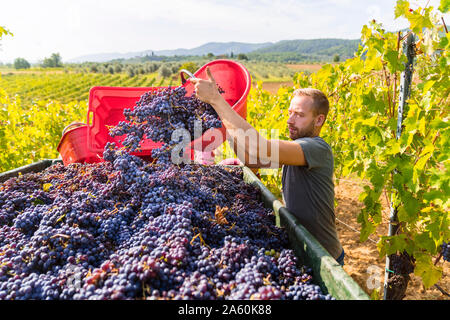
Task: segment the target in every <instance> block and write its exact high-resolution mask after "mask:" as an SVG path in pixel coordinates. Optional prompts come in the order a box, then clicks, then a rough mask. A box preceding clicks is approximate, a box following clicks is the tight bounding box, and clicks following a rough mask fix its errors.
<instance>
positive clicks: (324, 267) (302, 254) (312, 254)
mask: <svg viewBox="0 0 450 320" xmlns="http://www.w3.org/2000/svg"><path fill="white" fill-rule="evenodd" d="M56 163H62V161H61V160H58V159H45V160H41V161H38V162H35V163H32V164H30V165H26V166H23V167H20V168H17V169H13V170H10V171H7V172H3V173H0V183H1V182H4V181H6V180H8V179H10V178H12V177H17V176H18V175H19V174H26V173H30V172H39V171H42V170H44V169H46V168H48V167H50V166H51V165H54V164H56ZM243 172H244V177H243V179H244V181H245V182H247V183H249V184H251V185H253V186H255V187H257V188H258V189H259V190H260V191H261V197H262V199H263V201H264V204H265V206H266V207H268V208H271V209H272V210H273V211H274V213H275V215H276V221H277V225H278V226H281V227H284V228H285V229H286V231H287V233H288V235H289V242H290V245H291V248H292V249H293V250H294V252H295V254H296V256H297V258H298V259H299V261H300V262H301V263H303V264H305V265H307V266H309V267H310V268H311V269H312V270H313V277H314V280H315V282H316V283H317V284H318V285H319V286H320V287H321V289H322V291H323V292H324V293H330V294H331V295H332V296H333V297H335V298H336V299H338V300H369V296H368V295H367V294H366V293H365V292H364V291H363V290H362V289H361V287H360V286H359V285H358V284H357V283H356V282H355V281H354V280H353V279H352V278H351V277H350V276H349V275H348V274H347V273H346V272H345V271H344V269H343V268H342V267H341V266H340V265H339V264H338V263H337V262H336V260H334V259H333V257H332V256H331V255H330V254H329V253H328V252H327V251H326V250H325V249H324V247H323V246H322V245H321V244H320V243H319V242H318V241H317V240H316V239H315V238H314V237H313V236H312V235H311V234H310V233H309V232H308V231H307V230H306V229H305V228H304V227H303V226H302V225H301V224H300V223H299V222H298V220H297V219H296V218H295V216H294V215H293V214H292V213H290V212H289V210H287V209H286V207H284V206H283V205H282V203H281V202H280V201H279V200H277V198H276V197H275V196H274V195H273V194H272V193H271V192H270V191H269V190H268V189H267V188H266V187H265V186H264V184H263V183H262V182H261V180H260V179H258V177H256V175H255V174H254V173H253V172H252V171H251V170H250V169H249V168H247V167H243Z"/></svg>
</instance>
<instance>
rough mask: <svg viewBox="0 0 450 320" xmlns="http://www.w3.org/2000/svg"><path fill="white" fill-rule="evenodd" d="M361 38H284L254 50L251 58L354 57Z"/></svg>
mask: <svg viewBox="0 0 450 320" xmlns="http://www.w3.org/2000/svg"><path fill="white" fill-rule="evenodd" d="M359 43H360V40H359V39H357V40H345V39H312V40H283V41H279V42H277V43H275V44H273V45H271V46H268V47H265V48H261V49H258V50H255V51H252V52H250V53H249V54H248V56H249V58H251V59H258V60H266V61H277V62H289V61H306V60H317V61H329V60H331V59H333V57H334V55H339V58H340V59H341V60H344V59H347V58H351V57H353V54H354V52H355V51H356V50H357V49H358V45H359Z"/></svg>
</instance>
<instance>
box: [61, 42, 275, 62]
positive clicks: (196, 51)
mask: <svg viewBox="0 0 450 320" xmlns="http://www.w3.org/2000/svg"><path fill="white" fill-rule="evenodd" d="M272 44H273V43H272V42H265V43H243V42H208V43H205V44H203V45H201V46H199V47H196V48H192V49H175V50H145V51H140V52H128V53H101V54H90V55H85V56H80V57H76V58H73V59H70V60H68V61H66V62H69V63H70V62H87V61H89V62H106V61H110V60H117V59H130V58H135V57H144V56H147V55H148V56H151V55H156V56H167V57H172V56H203V55H207V54H208V53H212V54H213V55H215V56H217V55H221V54H230V53H231V52H233V53H235V54H238V53H248V52H251V51H254V50H257V49H260V48H264V47H267V46H270V45H272Z"/></svg>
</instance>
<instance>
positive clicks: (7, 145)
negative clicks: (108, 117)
mask: <svg viewBox="0 0 450 320" xmlns="http://www.w3.org/2000/svg"><path fill="white" fill-rule="evenodd" d="M0 106H1V107H0V172H3V171H7V170H11V169H14V168H17V167H21V166H23V165H26V164H30V163H32V162H36V161H39V160H41V159H48V158H57V157H58V151H57V146H58V143H59V140H60V138H61V133H62V130H63V129H64V127H65V126H67V125H68V124H69V123H71V122H72V121H83V120H84V118H85V112H86V110H87V104H86V102H81V103H76V102H72V103H69V104H61V103H58V102H55V101H43V100H41V101H37V102H36V103H33V104H32V105H28V104H24V103H23V102H22V100H21V99H20V97H18V96H16V97H13V98H10V97H8V96H7V95H6V92H5V91H4V90H2V89H0Z"/></svg>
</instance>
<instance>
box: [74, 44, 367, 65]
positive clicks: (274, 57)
mask: <svg viewBox="0 0 450 320" xmlns="http://www.w3.org/2000/svg"><path fill="white" fill-rule="evenodd" d="M359 42H360V40H359V39H358V40H345V39H312V40H282V41H278V42H276V43H272V42H264V43H244V42H208V43H205V44H204V45H201V46H199V47H195V48H192V49H181V48H180V49H175V50H159V51H157V50H155V51H153V50H145V51H140V52H128V53H101V54H91V55H85V56H81V57H77V58H73V59H70V60H68V61H66V62H69V63H71V62H75V63H78V62H88V61H89V62H107V61H111V60H118V59H124V60H128V59H133V58H140V57H145V56H164V57H174V56H178V57H180V56H204V55H207V54H208V53H212V54H214V55H215V56H217V55H225V54H227V55H230V54H231V53H233V54H235V55H237V54H239V53H245V54H247V55H248V56H249V58H251V59H260V60H268V61H279V62H287V61H291V60H292V61H304V60H311V59H312V60H321V61H326V60H331V59H332V58H333V56H334V55H335V54H338V55H339V56H340V58H341V59H345V58H349V57H352V56H353V53H354V52H355V51H356V50H357V48H358V44H359ZM169 60H170V59H169Z"/></svg>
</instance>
